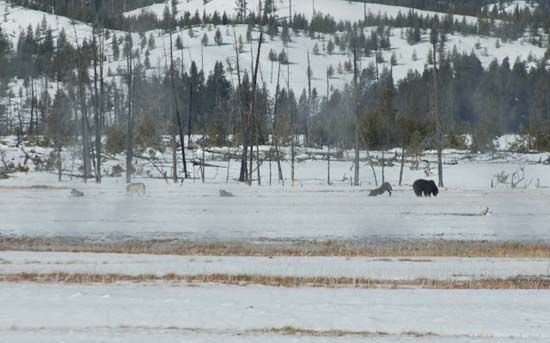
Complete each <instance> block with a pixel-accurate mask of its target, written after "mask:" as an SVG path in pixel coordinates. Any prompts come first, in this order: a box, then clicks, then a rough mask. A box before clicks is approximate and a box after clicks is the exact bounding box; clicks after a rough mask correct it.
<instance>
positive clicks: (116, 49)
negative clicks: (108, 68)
mask: <svg viewBox="0 0 550 343" xmlns="http://www.w3.org/2000/svg"><path fill="white" fill-rule="evenodd" d="M112 49H113V59H114V60H115V61H118V58H119V56H120V47H119V45H118V38H117V36H116V33H113V44H112Z"/></svg>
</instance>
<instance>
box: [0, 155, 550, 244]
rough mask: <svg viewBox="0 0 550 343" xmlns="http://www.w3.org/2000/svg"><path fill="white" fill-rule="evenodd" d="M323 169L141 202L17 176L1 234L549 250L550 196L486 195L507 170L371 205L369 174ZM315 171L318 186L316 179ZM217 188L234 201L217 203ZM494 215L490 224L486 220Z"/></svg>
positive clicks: (100, 189)
mask: <svg viewBox="0 0 550 343" xmlns="http://www.w3.org/2000/svg"><path fill="white" fill-rule="evenodd" d="M341 164H342V165H340V166H338V164H337V163H333V171H334V172H335V173H336V170H338V169H343V170H346V168H349V163H341ZM234 165H236V163H234ZM308 166H309V167H310V168H311V169H309V167H308ZM315 166H318V169H316V168H315ZM324 167H325V163H323V162H321V161H319V162H317V163H316V162H311V163H303V164H299V165H298V166H297V175H298V179H299V180H300V181H298V182H297V184H296V186H295V187H294V188H292V187H290V186H289V185H288V183H289V182H288V180H287V185H286V186H285V187H282V186H278V185H273V186H271V187H270V186H262V187H257V186H253V187H248V186H245V185H242V184H237V183H235V182H230V183H228V184H226V183H225V182H224V181H221V180H224V179H225V172H224V171H221V172H220V174H219V176H218V177H219V178H221V180H219V181H215V180H207V183H206V184H201V183H200V181H196V182H195V183H193V182H192V181H187V182H185V183H183V184H176V185H174V184H171V183H170V184H166V183H164V181H162V180H152V179H147V178H136V179H135V181H138V182H145V183H146V185H147V194H146V195H145V196H144V197H139V196H129V195H127V194H126V190H125V189H126V186H125V182H124V180H123V178H105V179H104V181H103V183H102V184H101V185H96V184H95V183H88V184H87V185H84V184H82V183H81V182H80V181H76V180H73V181H65V182H62V183H57V182H56V181H55V180H56V177H55V175H50V174H44V173H32V172H31V173H29V174H28V175H24V174H19V175H17V176H16V177H13V178H11V179H8V180H2V181H0V187H1V192H0V213H1V215H2V224H1V225H0V233H2V234H6V235H37V236H41V235H46V236H68V237H70V236H77V237H78V236H80V237H87V236H90V237H94V238H96V239H102V240H103V239H108V240H109V239H123V238H137V239H161V238H177V239H191V240H197V241H203V240H210V241H219V240H222V241H223V240H245V241H250V240H299V239H308V240H326V239H338V240H376V239H405V240H406V239H434V238H438V239H453V240H530V241H539V240H542V241H550V231H549V230H548V219H549V218H550V212H549V208H550V192H549V190H548V189H545V188H530V189H516V190H510V189H508V188H504V186H500V187H499V188H497V189H491V188H489V185H490V182H491V181H490V177H491V176H490V175H493V174H494V173H496V172H497V170H500V168H501V167H502V166H493V165H490V164H487V165H485V164H479V165H478V164H466V165H459V166H450V167H449V168H448V169H447V174H446V175H447V185H448V187H449V188H448V189H443V190H442V192H441V193H440V195H439V196H438V197H437V198H417V197H416V196H415V195H414V193H413V192H412V188H411V186H410V185H411V184H412V182H413V181H414V179H416V178H418V177H421V176H422V174H421V173H422V172H421V171H415V172H410V171H407V173H406V178H405V184H406V185H407V186H403V187H401V188H400V187H396V192H394V194H393V196H392V197H388V196H387V195H384V196H381V197H378V198H373V197H369V196H368V190H369V189H370V188H372V187H374V186H373V185H372V184H369V181H371V178H372V176H371V175H369V173H370V171H369V169H367V167H364V169H363V174H362V175H363V178H364V179H363V180H364V181H363V186H361V187H358V188H353V187H350V186H344V185H342V184H340V185H339V186H323V185H322V182H323V176H324V175H323V174H324V170H323V169H321V168H324ZM491 168H493V169H492V172H491V171H490V170H491ZM528 168H529V169H528V173H529V175H530V177H537V178H539V177H540V178H542V180H541V181H540V183H541V184H542V185H548V184H550V180H549V179H550V173H549V172H548V167H547V166H544V165H534V166H529V167H528ZM398 169H399V168H398V167H393V168H388V170H387V171H386V172H387V180H389V181H390V182H391V183H392V184H394V185H395V184H396V181H395V180H396V178H397V173H398ZM285 170H288V169H286V166H285ZM315 170H317V173H318V174H317V176H318V179H315V178H313V177H312V175H311V174H313V173H315ZM235 172H236V171H235ZM211 173H214V172H213V171H211ZM348 173H349V171H348ZM484 174H487V175H488V176H487V177H485V176H483V175H484ZM233 175H235V174H233ZM265 175H266V174H265V173H264V177H265ZM307 175H310V177H308V176H307ZM336 175H338V174H336ZM266 182H267V181H266V180H265V178H264V183H266ZM302 182H303V183H302ZM32 185H50V186H52V187H67V188H66V189H65V188H61V189H52V188H47V189H41V188H31V186H32ZM72 187H76V188H78V189H80V190H82V191H83V192H84V193H85V196H84V197H81V198H74V197H71V196H70V188H72ZM480 187H481V188H480ZM220 189H225V190H228V191H230V192H232V193H234V194H235V195H236V197H234V198H223V197H220V196H219V190H220ZM487 207H488V208H489V213H488V215H486V216H483V215H481V213H482V211H483V210H484V209H485V208H487Z"/></svg>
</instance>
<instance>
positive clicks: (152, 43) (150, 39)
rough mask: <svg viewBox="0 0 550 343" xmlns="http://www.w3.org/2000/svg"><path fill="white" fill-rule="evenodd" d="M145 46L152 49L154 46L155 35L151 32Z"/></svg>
mask: <svg viewBox="0 0 550 343" xmlns="http://www.w3.org/2000/svg"><path fill="white" fill-rule="evenodd" d="M147 48H148V49H149V50H154V49H155V48H156V44H155V37H154V36H153V34H152V33H151V34H149V42H148V43H147Z"/></svg>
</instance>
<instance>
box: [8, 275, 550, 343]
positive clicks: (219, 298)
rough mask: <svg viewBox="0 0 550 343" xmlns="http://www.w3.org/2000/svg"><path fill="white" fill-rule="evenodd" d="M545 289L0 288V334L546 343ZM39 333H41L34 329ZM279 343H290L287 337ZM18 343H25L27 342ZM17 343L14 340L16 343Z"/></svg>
mask: <svg viewBox="0 0 550 343" xmlns="http://www.w3.org/2000/svg"><path fill="white" fill-rule="evenodd" d="M548 295H549V292H548V291H490V290H481V291H479V290H478V291H454V290H447V291H434V290H361V289H324V288H292V289H284V288H270V287H252V286H251V287H227V286H213V285H205V286H201V287H170V285H169V284H152V285H135V284H124V285H109V286H104V285H101V286H89V285H49V284H46V285H44V284H28V283H19V284H11V283H2V284H0V302H1V303H2V311H1V312H0V336H2V337H3V336H4V335H5V334H8V335H18V336H19V337H23V338H24V337H36V336H37V334H38V335H39V336H40V337H42V336H44V337H47V336H48V331H49V330H51V332H53V333H55V334H57V335H58V336H59V335H60V334H61V333H67V332H74V333H76V334H78V333H80V334H85V335H87V336H88V338H89V340H93V338H94V337H95V335H96V334H98V333H103V335H105V333H107V334H112V335H113V336H117V338H119V339H120V340H121V341H124V342H126V341H128V340H127V339H125V337H126V336H127V335H128V337H131V336H133V337H135V335H136V334H139V333H143V334H144V335H147V334H153V335H155V334H157V335H158V334H162V333H164V332H166V331H169V330H170V329H171V330H174V331H176V330H181V331H185V330H187V331H198V332H203V333H209V332H213V333H214V334H215V333H217V334H218V335H219V334H220V333H224V332H225V333H226V334H227V335H231V333H232V332H233V333H235V332H236V333H239V332H240V333H247V332H250V331H251V330H263V329H265V330H270V329H272V328H282V327H285V326H291V327H295V328H299V329H311V330H320V331H322V330H343V331H344V332H345V331H362V332H374V333H376V332H384V333H387V334H389V335H392V336H400V335H401V334H403V333H406V332H417V333H421V334H422V333H431V334H433V335H440V336H442V337H443V338H445V337H449V338H456V337H463V338H464V340H465V341H468V340H467V339H468V338H475V337H478V338H479V337H486V338H488V339H499V338H503V339H505V338H516V339H536V338H538V339H541V340H544V339H546V340H548V339H550V331H549V330H550V297H549V296H548ZM41 330H43V331H41ZM287 338H288V339H287V341H288V340H291V339H292V337H289V336H288V337H287ZM27 341H29V339H28V338H27ZM41 341H42V340H41ZM19 342H20V341H19Z"/></svg>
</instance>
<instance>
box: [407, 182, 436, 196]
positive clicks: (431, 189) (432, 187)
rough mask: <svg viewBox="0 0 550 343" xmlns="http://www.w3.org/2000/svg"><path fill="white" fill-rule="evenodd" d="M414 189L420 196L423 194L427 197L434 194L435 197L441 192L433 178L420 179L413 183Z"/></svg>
mask: <svg viewBox="0 0 550 343" xmlns="http://www.w3.org/2000/svg"><path fill="white" fill-rule="evenodd" d="M413 190H414V194H416V196H418V197H421V196H422V195H424V196H425V197H429V196H432V195H433V196H434V197H435V196H437V194H438V193H439V189H438V188H437V185H436V184H435V182H433V180H423V179H418V180H416V181H415V182H414V183H413Z"/></svg>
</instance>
